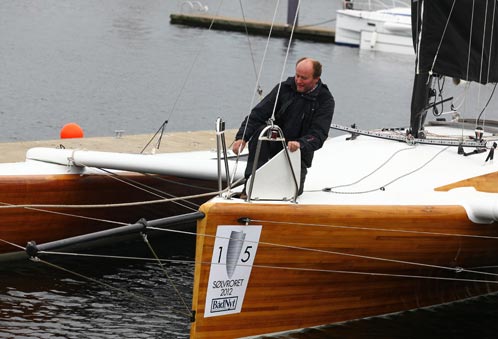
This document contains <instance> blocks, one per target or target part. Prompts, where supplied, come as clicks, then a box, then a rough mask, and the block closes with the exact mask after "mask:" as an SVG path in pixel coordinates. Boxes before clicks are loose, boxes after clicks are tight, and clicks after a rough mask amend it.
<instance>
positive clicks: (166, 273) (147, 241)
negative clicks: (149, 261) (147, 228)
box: [142, 233, 192, 317]
mask: <svg viewBox="0 0 498 339" xmlns="http://www.w3.org/2000/svg"><path fill="white" fill-rule="evenodd" d="M142 237H143V240H144V242H145V243H146V244H147V247H148V248H149V250H150V252H151V253H152V255H153V256H154V258H155V259H156V262H157V264H158V265H159V267H160V268H161V270H162V271H163V273H164V275H165V276H166V279H168V282H169V283H170V285H171V286H172V287H173V289H174V290H175V293H176V295H177V296H178V298H179V299H180V300H181V301H182V304H183V306H184V307H185V309H186V310H187V312H188V313H187V314H188V315H189V316H190V317H192V312H191V310H190V308H189V307H188V306H187V303H186V302H185V299H184V298H183V296H182V294H181V293H180V291H178V288H176V284H175V283H174V282H173V280H172V279H171V277H170V275H169V274H168V271H167V270H166V268H165V267H164V265H163V264H162V262H161V260H159V257H158V256H157V254H156V251H154V248H152V245H151V244H150V242H149V239H148V238H147V234H145V233H142Z"/></svg>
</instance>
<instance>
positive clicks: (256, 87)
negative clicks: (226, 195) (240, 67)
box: [230, 0, 280, 186]
mask: <svg viewBox="0 0 498 339" xmlns="http://www.w3.org/2000/svg"><path fill="white" fill-rule="evenodd" d="M279 3H280V0H276V6H275V10H274V11H273V18H272V21H271V25H270V30H269V32H268V37H267V39H266V44H265V50H264V52H263V57H262V60H261V64H260V67H259V72H258V75H257V79H256V83H255V87H254V91H253V95H252V98H251V103H250V105H249V112H250V111H251V110H252V107H253V106H254V99H255V98H256V94H259V96H261V94H262V93H261V92H260V91H259V83H260V79H261V75H262V73H263V67H264V64H265V61H266V54H267V53H268V47H269V45H270V39H271V35H272V32H273V27H274V25H275V21H276V18H277V13H278V6H279ZM248 122H249V115H248V116H247V120H246V123H245V125H244V131H243V132H242V139H244V137H245V135H246V131H247V124H248ZM240 153H241V149H239V152H238V153H237V157H236V159H235V170H234V171H232V173H233V175H232V178H231V179H230V183H231V185H232V186H234V182H233V181H234V179H235V173H236V172H237V167H238V164H239V160H240Z"/></svg>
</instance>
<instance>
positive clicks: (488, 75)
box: [410, 0, 498, 137]
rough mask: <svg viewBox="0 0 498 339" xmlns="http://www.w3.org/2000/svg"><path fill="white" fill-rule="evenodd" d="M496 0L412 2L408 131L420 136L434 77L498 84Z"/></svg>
mask: <svg viewBox="0 0 498 339" xmlns="http://www.w3.org/2000/svg"><path fill="white" fill-rule="evenodd" d="M497 16H498V1H497V0H429V1H425V0H412V36H413V44H414V48H415V52H416V58H417V59H416V70H415V79H414V84H413V94H412V104H411V120H410V126H411V127H410V128H411V134H412V135H413V136H414V137H420V135H419V132H420V131H421V130H422V129H423V124H424V120H425V115H426V107H427V103H428V101H429V83H430V82H431V78H432V77H433V76H448V77H452V78H454V79H459V80H466V81H474V82H478V83H482V84H487V83H489V82H498V22H496V17H497Z"/></svg>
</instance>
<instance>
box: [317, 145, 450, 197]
mask: <svg viewBox="0 0 498 339" xmlns="http://www.w3.org/2000/svg"><path fill="white" fill-rule="evenodd" d="M448 148H450V146H446V147H445V148H443V149H441V150H440V151H439V152H437V153H436V154H435V155H434V156H432V157H431V158H430V159H429V160H427V161H426V162H425V163H423V164H422V165H421V166H419V167H417V168H415V169H413V170H412V171H409V172H407V173H405V174H402V175H400V176H398V177H395V178H394V179H392V180H391V181H388V182H387V183H385V184H384V185H381V186H379V187H377V188H373V189H370V190H365V191H354V192H340V191H334V190H333V189H334V188H337V187H345V186H352V185H354V184H357V183H359V182H360V181H362V180H364V179H366V178H368V177H369V176H371V175H373V174H374V173H375V172H377V171H378V170H379V169H380V168H382V167H383V166H385V165H386V164H387V162H389V161H390V160H391V159H392V158H393V157H394V156H395V155H396V154H398V153H399V152H402V151H405V150H409V149H410V148H405V149H401V150H399V151H396V152H395V153H394V154H393V155H392V156H391V157H390V158H389V159H387V160H386V162H384V163H383V164H381V166H380V167H378V168H377V169H375V170H374V171H373V172H371V173H370V174H367V175H366V176H364V177H363V178H361V179H359V180H358V181H356V182H354V183H352V184H346V185H341V186H335V187H330V188H324V189H323V191H324V192H329V193H336V194H365V193H372V192H376V191H379V190H381V191H384V190H385V188H386V187H387V186H389V185H391V184H393V183H395V182H396V181H398V180H401V179H403V178H405V177H407V176H409V175H412V174H413V173H415V172H418V171H420V170H421V169H423V168H424V167H425V166H427V165H428V164H429V163H431V162H432V161H433V160H434V159H436V158H437V157H438V156H439V155H440V154H442V153H443V152H445V151H446V150H447V149H448Z"/></svg>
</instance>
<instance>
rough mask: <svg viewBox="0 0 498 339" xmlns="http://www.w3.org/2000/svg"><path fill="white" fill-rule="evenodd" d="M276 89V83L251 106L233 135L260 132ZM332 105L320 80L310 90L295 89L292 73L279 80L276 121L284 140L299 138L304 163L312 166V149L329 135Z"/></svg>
mask: <svg viewBox="0 0 498 339" xmlns="http://www.w3.org/2000/svg"><path fill="white" fill-rule="evenodd" d="M277 92H278V85H277V86H275V88H273V89H272V91H271V92H270V93H269V94H268V95H267V96H266V97H265V98H263V100H261V102H259V103H258V104H257V105H256V106H255V107H254V108H253V109H252V111H251V114H250V115H249V116H248V117H246V119H245V120H244V121H243V122H242V125H241V126H240V129H239V131H238V132H237V135H236V139H244V140H245V141H249V140H250V139H251V138H253V137H255V138H257V137H258V136H259V133H260V131H261V129H262V127H264V126H266V122H267V121H268V119H270V118H271V116H272V112H273V109H274V106H275V99H276V96H277ZM334 107H335V101H334V97H333V96H332V94H331V93H330V91H329V89H328V87H327V85H325V84H323V83H322V81H321V80H320V81H319V82H318V84H317V87H316V88H315V89H314V90H313V91H311V92H310V93H299V92H297V90H296V84H295V82H294V77H289V78H288V79H287V80H286V81H284V82H282V86H281V88H280V93H279V98H278V101H277V106H276V109H275V124H276V125H278V126H279V127H280V128H281V129H282V131H283V133H284V136H285V139H286V140H287V141H299V143H300V144H301V159H302V161H303V163H304V165H305V166H306V167H311V162H312V160H313V153H314V151H316V150H318V149H320V148H321V147H322V145H323V143H324V142H325V140H326V139H327V137H328V133H329V129H330V124H331V122H332V116H333V115H334ZM248 119H249V120H248ZM247 121H248V122H247ZM246 122H247V127H246ZM244 130H245V134H244Z"/></svg>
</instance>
